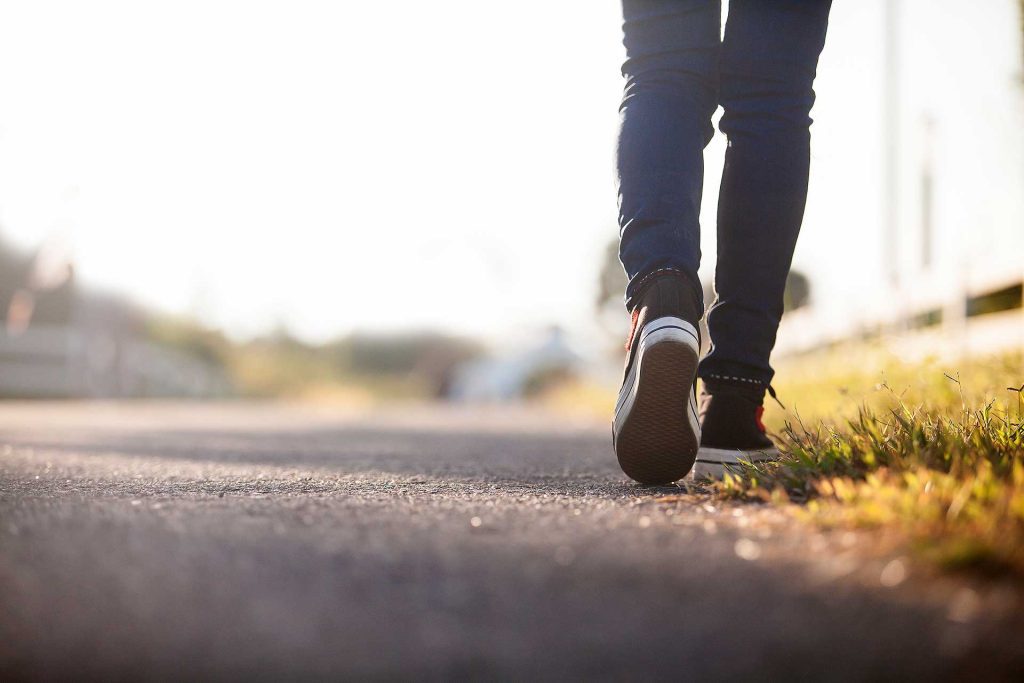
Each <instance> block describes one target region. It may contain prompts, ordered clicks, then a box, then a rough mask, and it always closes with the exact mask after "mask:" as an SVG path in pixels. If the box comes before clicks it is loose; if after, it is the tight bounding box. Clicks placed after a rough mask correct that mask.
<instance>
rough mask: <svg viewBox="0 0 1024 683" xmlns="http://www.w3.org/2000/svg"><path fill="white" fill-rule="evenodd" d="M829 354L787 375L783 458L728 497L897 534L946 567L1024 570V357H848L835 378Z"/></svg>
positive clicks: (755, 470) (749, 472) (756, 471)
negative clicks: (950, 365)
mask: <svg viewBox="0 0 1024 683" xmlns="http://www.w3.org/2000/svg"><path fill="white" fill-rule="evenodd" d="M820 361H821V359H818V360H817V361H814V362H812V363H810V365H811V366H815V365H816V366H817V368H818V369H817V370H816V371H815V370H813V369H812V368H804V370H807V372H806V373H803V372H801V370H800V368H792V370H793V372H792V374H791V377H792V380H791V381H790V382H789V383H788V384H781V383H780V387H779V388H780V394H782V396H783V397H784V398H785V397H786V396H787V395H788V396H789V397H791V398H792V400H793V403H794V404H795V405H794V409H793V410H789V411H785V412H782V411H778V410H777V409H776V411H775V415H774V419H773V424H774V426H775V429H774V430H773V431H774V432H775V434H774V435H775V436H776V439H777V440H778V441H779V442H780V446H781V450H782V451H783V457H782V459H781V460H780V461H779V462H777V463H769V464H762V465H756V466H755V465H751V466H746V467H744V469H743V471H742V472H739V473H737V474H736V475H735V476H728V477H727V478H726V480H725V481H724V482H723V483H721V484H720V485H718V486H717V491H718V493H719V494H720V495H722V496H726V497H741V498H760V499H765V500H772V501H775V502H777V503H779V504H784V505H788V507H789V509H790V510H792V511H793V513H794V514H796V515H798V516H800V517H802V518H805V519H808V520H810V521H811V522H813V523H816V524H820V525H823V526H826V527H845V528H868V529H881V530H886V531H888V532H895V533H896V534H899V535H900V536H901V537H902V538H903V539H904V540H905V542H906V544H907V546H908V548H909V549H910V550H911V551H913V552H915V553H916V554H917V555H918V556H919V557H922V558H923V559H926V560H928V561H931V562H934V563H937V564H938V565H939V566H942V567H945V568H950V569H971V570H975V571H983V572H988V573H1002V574H1013V575H1016V576H1017V577H1020V578H1024V398H1022V395H1021V390H1022V387H1021V384H1022V383H1024V357H1022V354H1020V353H1017V354H1010V355H1004V356H1000V357H998V358H988V359H977V360H972V361H966V362H963V363H960V364H959V365H960V368H961V372H960V373H959V374H958V373H955V372H953V371H950V370H949V369H945V370H944V369H943V367H942V365H943V364H941V363H938V362H935V361H932V362H927V363H922V364H909V365H908V364H905V363H899V362H895V360H894V359H891V358H890V359H888V360H886V359H885V358H881V357H879V358H876V359H875V363H874V364H867V367H871V368H873V369H874V371H873V372H871V371H869V372H860V373H858V372H850V371H849V370H848V368H849V367H858V365H857V364H851V363H849V362H847V363H841V364H840V365H838V366H837V367H839V368H841V369H842V372H841V373H838V374H835V373H834V374H832V375H831V376H830V375H829V373H828V372H826V371H825V370H823V369H822V368H824V367H826V366H827V363H825V364H822V363H821V362H820ZM859 367H865V366H864V365H860V366H859ZM879 368H887V370H880V369H879ZM780 374H782V373H780ZM965 377H970V378H971V384H968V382H967V380H966V379H965ZM800 404H803V407H802V408H796V406H799V405H800ZM794 503H796V505H793V504H794Z"/></svg>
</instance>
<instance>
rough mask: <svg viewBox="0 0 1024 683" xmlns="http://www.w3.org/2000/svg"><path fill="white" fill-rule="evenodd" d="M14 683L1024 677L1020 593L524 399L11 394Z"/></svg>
mask: <svg viewBox="0 0 1024 683" xmlns="http://www.w3.org/2000/svg"><path fill="white" fill-rule="evenodd" d="M0 449H2V452H0V679H2V680H19V679H43V680H47V679H52V680H58V679H72V678H73V679H77V680H81V679H121V680H125V679H144V680H183V679H196V678H200V679H242V678H247V679H259V680H263V679H281V678H290V679H298V680H306V679H331V680H338V679H357V680H358V679H392V678H416V679H495V678H497V679H517V680H528V679H579V678H589V679H650V678H655V679H671V680H722V679H756V680H780V679H785V680H800V679H808V680H893V679H909V678H912V679H927V680H945V679H954V678H962V677H970V678H972V679H975V680H981V679H1007V680H1012V679H1017V680H1021V679H1022V675H1024V639H1022V637H1021V635H1020V634H1021V633H1022V630H1021V626H1024V619H1022V616H1021V606H1022V604H1024V603H1022V596H1021V594H1020V592H1019V590H1018V586H1016V585H1014V584H1012V583H1006V582H999V581H985V582H980V583H979V582H977V581H974V580H971V579H966V578H962V577H953V578H950V577H941V576H934V575H930V574H929V573H928V572H927V571H925V570H924V569H923V568H921V567H918V566H916V565H914V564H913V563H911V562H910V561H909V560H908V559H907V558H905V557H902V556H900V555H899V554H898V552H899V551H898V549H894V550H892V552H889V551H888V550H886V548H885V544H884V542H883V539H879V538H876V537H874V535H873V534H871V533H869V532H849V531H846V532H843V531H834V532H827V533H824V532H820V531H817V530H815V529H813V528H811V527H808V526H804V525H802V524H800V523H798V522H796V521H794V520H793V519H792V517H791V516H788V515H786V514H784V513H783V512H780V511H779V510H778V509H776V508H773V507H771V506H767V505H761V504H749V503H728V502H723V501H719V500H715V499H713V498H711V497H710V496H709V495H708V494H706V493H704V492H701V491H699V490H688V489H686V488H683V487H660V488H645V487H641V486H638V485H635V484H633V483H631V482H629V481H628V480H627V479H626V478H625V477H624V476H623V475H622V474H621V473H620V472H619V471H618V469H617V467H616V464H615V458H614V455H613V454H612V452H611V446H610V439H609V433H608V426H607V425H604V424H602V425H594V424H590V423H585V422H573V421H571V420H567V419H565V418H559V417H557V416H549V415H544V414H543V413H540V412H537V411H533V410H527V409H522V408H490V409H479V410H473V409H442V408H431V407H408V408H403V409H388V410H387V411H378V412H366V411H363V412H354V411H341V410H339V411H333V412H332V411H330V410H325V409H322V408H321V409H317V410H313V409H310V408H300V407H294V406H293V407H288V406H279V405H272V404H256V405H250V404H236V405H231V404H227V405H205V404H169V403H168V404H162V403H152V404H148V403H147V404H124V405H118V404H74V403H68V404H44V403H40V404H8V405H3V406H0Z"/></svg>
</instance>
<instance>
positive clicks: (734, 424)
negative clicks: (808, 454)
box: [693, 379, 779, 480]
mask: <svg viewBox="0 0 1024 683" xmlns="http://www.w3.org/2000/svg"><path fill="white" fill-rule="evenodd" d="M766 388H767V389H768V391H770V392H771V393H772V396H774V395H775V392H774V391H772V389H771V387H766V386H765V385H763V384H753V383H750V382H747V381H745V380H728V379H721V380H715V379H705V380H704V386H703V388H702V389H701V396H700V423H701V433H702V436H701V442H700V451H698V453H697V463H696V465H695V466H694V468H693V478H694V479H696V480H701V479H703V480H708V479H721V478H722V477H723V476H724V474H725V473H726V472H734V473H735V472H739V471H740V470H741V469H742V465H740V464H739V463H740V461H746V462H762V461H765V460H775V459H776V458H778V457H779V451H778V449H777V448H776V447H775V444H774V443H772V440H771V439H769V438H768V435H767V433H766V430H765V428H764V423H763V422H762V421H761V417H762V415H764V392H765V389H766Z"/></svg>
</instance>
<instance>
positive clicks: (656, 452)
mask: <svg viewBox="0 0 1024 683" xmlns="http://www.w3.org/2000/svg"><path fill="white" fill-rule="evenodd" d="M622 8H623V16H624V18H625V23H624V30H625V40H624V42H625V45H626V57H627V59H626V63H625V64H624V65H623V67H622V72H623V75H625V76H626V79H627V80H626V91H625V96H624V98H623V101H622V107H621V112H622V130H621V134H620V136H619V149H618V171H619V221H620V223H619V224H620V227H621V235H620V236H621V241H620V251H619V254H620V257H621V259H622V263H623V265H624V266H625V268H626V271H627V273H628V275H629V285H628V288H627V290H626V305H627V307H628V308H629V310H630V311H631V312H632V315H633V327H632V330H631V331H630V337H629V342H627V347H628V351H627V356H626V366H625V369H624V371H623V381H622V388H621V389H620V390H619V398H618V401H616V404H615V417H614V419H613V421H612V443H613V445H614V447H615V455H616V457H617V458H618V461H619V465H620V466H621V467H622V471H623V472H625V473H626V474H628V475H629V476H630V477H632V478H633V479H636V480H637V481H639V482H641V483H644V484H665V483H668V482H672V481H675V480H677V479H679V478H681V477H683V476H685V475H686V473H687V472H689V471H690V469H691V468H692V467H693V463H694V460H695V458H696V456H697V451H698V449H699V446H700V423H699V420H698V413H697V401H696V393H695V385H696V377H697V365H698V362H699V359H700V333H699V331H698V329H697V323H698V321H699V320H700V316H701V314H702V313H703V311H704V306H703V297H702V295H701V287H700V282H699V281H698V279H697V266H698V265H699V264H700V229H699V225H698V220H699V215H700V196H701V189H702V185H703V174H704V165H703V161H704V159H703V150H704V146H705V145H706V144H707V142H708V140H709V139H710V138H711V135H712V133H713V130H712V128H711V115H712V114H713V113H714V111H715V107H716V106H717V103H718V100H717V91H718V84H717V80H718V74H717V71H718V51H719V45H720V36H719V32H720V27H721V6H720V3H719V0H623V3H622Z"/></svg>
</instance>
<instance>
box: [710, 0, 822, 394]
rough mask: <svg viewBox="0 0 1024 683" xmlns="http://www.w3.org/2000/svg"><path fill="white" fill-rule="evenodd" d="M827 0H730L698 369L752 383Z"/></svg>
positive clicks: (792, 219)
mask: <svg viewBox="0 0 1024 683" xmlns="http://www.w3.org/2000/svg"><path fill="white" fill-rule="evenodd" d="M830 4H831V2H830V0H731V1H730V3H729V17H728V19H727V21H726V25H725V38H724V41H723V43H722V53H721V63H720V77H719V78H720V101H721V104H722V107H723V108H724V114H723V116H722V120H721V123H720V126H719V127H720V128H721V130H722V132H724V133H725V134H726V135H727V136H728V138H729V146H728V150H727V151H726V156H725V171H724V173H723V175H722V186H721V194H720V196H719V203H718V264H717V267H716V271H715V292H716V295H717V297H716V302H715V304H714V306H712V308H711V310H710V312H709V313H708V329H709V333H710V336H711V343H712V350H711V352H710V353H709V354H708V356H707V357H706V358H705V359H704V360H703V361H702V363H701V366H700V371H699V374H700V376H701V378H702V379H704V380H705V383H707V380H709V379H711V380H712V381H714V380H715V379H728V378H731V381H740V382H746V383H749V384H751V386H753V387H757V388H759V389H760V391H761V393H762V395H763V391H764V388H765V387H766V386H767V384H768V383H769V382H770V381H771V379H772V375H773V371H772V368H771V366H770V365H769V356H770V354H771V350H772V348H773V347H774V345H775V335H776V332H777V331H778V326H779V320H780V319H781V317H782V305H783V303H782V302H783V291H784V289H785V284H786V277H787V275H788V274H789V268H790V264H791V262H792V258H793V249H794V247H795V246H796V239H797V234H798V233H799V231H800V224H801V222H802V220H803V212H804V204H805V202H806V199H807V179H808V167H809V162H810V131H809V128H810V125H811V118H810V115H809V114H810V110H811V106H812V105H813V103H814V91H813V89H812V85H813V82H814V76H815V71H816V69H817V64H818V55H819V54H820V53H821V50H822V47H823V46H824V43H825V30H826V26H827V23H828V12H829V6H830Z"/></svg>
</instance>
